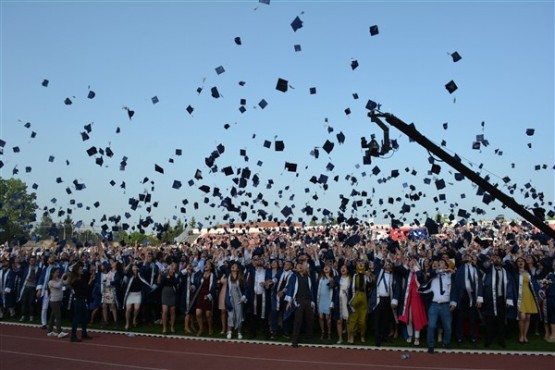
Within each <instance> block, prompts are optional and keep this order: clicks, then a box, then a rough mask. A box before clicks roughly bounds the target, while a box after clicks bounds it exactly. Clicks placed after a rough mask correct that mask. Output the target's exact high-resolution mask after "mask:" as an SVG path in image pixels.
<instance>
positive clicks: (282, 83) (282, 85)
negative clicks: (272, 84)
mask: <svg viewBox="0 0 555 370" xmlns="http://www.w3.org/2000/svg"><path fill="white" fill-rule="evenodd" d="M288 87H289V82H288V81H287V80H284V79H283V78H278V80H277V83H276V90H278V91H281V92H286V91H287V89H288Z"/></svg>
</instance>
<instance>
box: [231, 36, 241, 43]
mask: <svg viewBox="0 0 555 370" xmlns="http://www.w3.org/2000/svg"><path fill="white" fill-rule="evenodd" d="M233 40H234V41H235V43H236V44H237V45H241V38H240V37H239V36H237V37H236V38H234V39H233Z"/></svg>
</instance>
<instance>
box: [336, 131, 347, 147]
mask: <svg viewBox="0 0 555 370" xmlns="http://www.w3.org/2000/svg"><path fill="white" fill-rule="evenodd" d="M336 136H337V142H338V143H339V144H343V143H344V142H345V134H344V133H343V132H341V131H340V132H339V133H338V134H337V135H336Z"/></svg>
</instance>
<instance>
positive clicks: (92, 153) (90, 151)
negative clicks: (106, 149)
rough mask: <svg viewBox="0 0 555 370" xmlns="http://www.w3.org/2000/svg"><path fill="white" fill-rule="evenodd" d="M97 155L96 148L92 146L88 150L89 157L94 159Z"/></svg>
mask: <svg viewBox="0 0 555 370" xmlns="http://www.w3.org/2000/svg"><path fill="white" fill-rule="evenodd" d="M96 153H98V150H97V149H96V146H91V147H90V148H89V149H87V154H88V155H89V157H92V156H93V155H95V154H96Z"/></svg>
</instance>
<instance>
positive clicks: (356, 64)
mask: <svg viewBox="0 0 555 370" xmlns="http://www.w3.org/2000/svg"><path fill="white" fill-rule="evenodd" d="M357 67H358V60H353V61H352V62H351V69H352V70H353V71H354V70H355V69H357Z"/></svg>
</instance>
